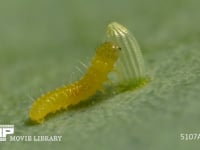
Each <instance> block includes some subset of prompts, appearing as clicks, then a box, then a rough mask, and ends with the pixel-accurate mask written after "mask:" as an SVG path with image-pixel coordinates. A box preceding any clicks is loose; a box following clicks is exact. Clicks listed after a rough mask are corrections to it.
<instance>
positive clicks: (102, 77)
mask: <svg viewBox="0 0 200 150" xmlns="http://www.w3.org/2000/svg"><path fill="white" fill-rule="evenodd" d="M119 52H120V48H119V47H118V46H117V45H116V44H114V43H113V42H105V43H103V44H102V45H101V46H100V47H99V48H97V51H96V55H95V57H94V58H93V60H92V63H91V66H90V67H89V68H88V71H87V73H86V74H85V75H84V76H83V77H82V78H81V79H80V80H79V81H77V82H75V83H72V84H70V85H67V86H64V87H61V88H58V89H56V90H54V91H51V92H49V93H47V94H46V95H43V96H41V97H40V98H38V99H37V100H36V101H35V102H34V103H33V105H32V107H31V109H30V113H29V116H30V119H31V120H32V121H35V122H38V123H42V122H43V121H44V118H45V117H46V116H47V115H48V114H49V113H55V112H56V111H58V110H61V109H66V108H67V107H68V106H70V105H76V104H78V103H79V102H80V101H83V100H86V99H88V98H89V97H90V96H92V95H94V94H95V93H96V91H97V90H101V89H102V88H103V87H102V86H103V83H104V82H106V81H107V80H108V74H109V73H110V72H111V71H112V70H113V67H114V64H115V62H116V61H117V59H118V57H119Z"/></svg>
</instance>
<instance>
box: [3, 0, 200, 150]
mask: <svg viewBox="0 0 200 150" xmlns="http://www.w3.org/2000/svg"><path fill="white" fill-rule="evenodd" d="M199 6H200V1H198V0H167V1H166V0H165V1H164V0H150V1H148V0H146V1H145V0H123V1H115V0H110V1H106V0H102V1H98V0H88V1H82V0H75V1H65V0H58V1H53V0H18V1H11V0H2V1H1V2H0V124H4V123H7V124H14V125H15V134H14V135H16V136H21V135H32V136H34V135H35V136H37V135H61V136H62V141H61V142H3V143H2V142H0V149H1V150H8V149H9V150H15V149H16V150H17V149H20V150H26V149H30V150H31V149H33V150H35V149H47V148H48V149H49V150H51V149H52V150H54V149H66V150H102V149H103V150H112V149H113V150H122V149H123V150H133V149H137V150H138V149H144V150H147V149H148V150H161V149H162V150H165V149H166V150H169V149H172V150H188V149H198V148H199V146H200V140H192V141H184V140H183V141H182V140H181V138H180V134H181V133H200V111H199V110H200V109H199V108H200V94H199V92H200V42H199V41H200V29H199V24H200V19H199V18H200V9H199ZM112 21H117V22H119V23H121V24H123V25H125V26H126V27H128V29H129V30H130V31H131V32H132V33H134V36H135V37H136V39H137V41H138V42H139V44H140V47H141V49H142V52H143V55H144V59H145V64H146V68H147V71H148V74H149V76H150V77H151V78H152V80H151V82H150V83H149V84H147V85H146V86H145V87H143V88H141V89H137V90H134V91H127V92H123V93H121V94H116V95H114V96H111V97H107V98H100V99H99V100H98V98H97V100H96V99H95V98H94V99H93V101H92V102H90V103H88V104H87V105H83V106H79V107H76V108H74V109H70V110H68V111H64V112H62V113H59V114H56V115H55V116H53V117H51V118H49V119H47V120H46V121H45V122H44V124H41V125H30V124H29V123H28V111H29V108H30V106H31V104H32V103H33V100H32V98H33V99H35V98H37V97H38V96H40V95H41V94H43V93H45V92H47V91H49V90H52V89H54V88H56V87H60V86H61V85H64V84H68V83H71V82H72V81H74V80H76V79H78V78H79V77H80V76H81V73H79V72H78V71H77V70H76V69H75V68H76V67H77V66H80V65H79V62H80V61H82V62H86V63H87V62H88V61H89V60H90V58H91V57H92V56H93V55H94V53H95V48H96V47H97V46H98V45H99V44H101V43H102V41H103V39H104V38H105V29H106V26H107V24H108V23H110V22H112Z"/></svg>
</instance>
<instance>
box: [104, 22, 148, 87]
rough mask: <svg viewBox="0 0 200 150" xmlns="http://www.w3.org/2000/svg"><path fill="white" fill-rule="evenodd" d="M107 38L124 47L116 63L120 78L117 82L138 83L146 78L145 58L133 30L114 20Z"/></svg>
mask: <svg viewBox="0 0 200 150" xmlns="http://www.w3.org/2000/svg"><path fill="white" fill-rule="evenodd" d="M107 40H108V41H111V42H114V43H116V44H117V45H119V47H120V48H121V49H122V50H121V54H120V57H119V59H118V61H117V63H116V65H115V69H116V70H117V73H118V78H117V80H115V81H114V82H116V84H124V85H125V84H132V85H135V84H138V83H139V82H140V81H143V80H144V79H145V78H146V74H145V67H144V59H143V56H142V52H141V50H140V47H139V45H138V43H137V41H136V39H135V38H134V36H133V35H132V34H131V32H130V31H129V30H128V29H127V28H125V27H124V26H122V25H121V24H119V23H116V22H112V23H110V24H109V25H108V27H107Z"/></svg>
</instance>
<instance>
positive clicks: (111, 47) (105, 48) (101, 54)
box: [96, 42, 121, 62]
mask: <svg viewBox="0 0 200 150" xmlns="http://www.w3.org/2000/svg"><path fill="white" fill-rule="evenodd" d="M120 50H121V48H120V47H119V46H118V45H117V44H115V43H113V42H105V43H103V44H101V46H100V47H99V48H97V52H96V57H97V59H98V58H99V60H103V61H105V62H110V61H112V62H113V61H114V62H115V61H116V60H117V59H118V57H119V53H120Z"/></svg>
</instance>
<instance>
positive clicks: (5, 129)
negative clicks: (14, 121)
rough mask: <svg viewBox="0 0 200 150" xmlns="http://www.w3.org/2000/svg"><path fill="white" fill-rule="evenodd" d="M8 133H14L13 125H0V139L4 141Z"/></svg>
mask: <svg viewBox="0 0 200 150" xmlns="http://www.w3.org/2000/svg"><path fill="white" fill-rule="evenodd" d="M9 134H14V125H0V141H6V137H7V135H9Z"/></svg>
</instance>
